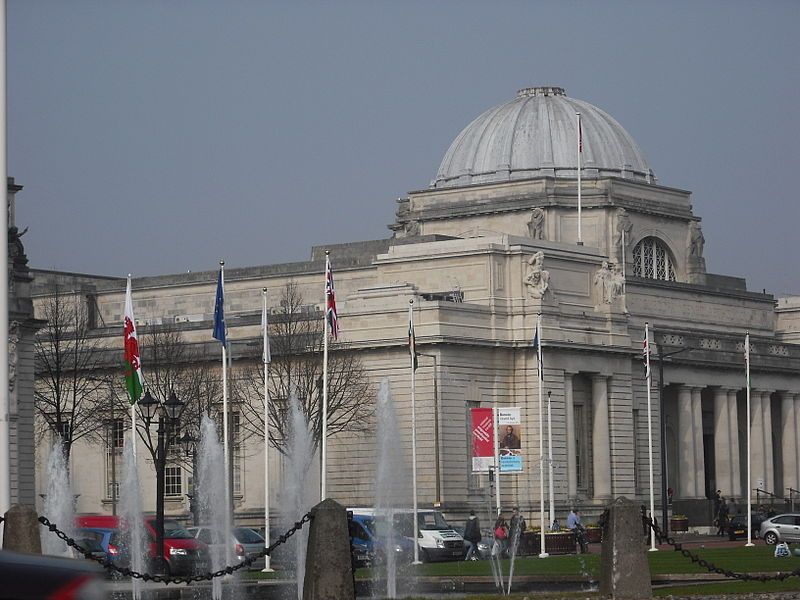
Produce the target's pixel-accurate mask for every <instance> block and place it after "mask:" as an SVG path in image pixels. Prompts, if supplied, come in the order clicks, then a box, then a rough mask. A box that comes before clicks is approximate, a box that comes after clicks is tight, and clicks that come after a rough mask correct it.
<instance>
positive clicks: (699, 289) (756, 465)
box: [31, 87, 800, 524]
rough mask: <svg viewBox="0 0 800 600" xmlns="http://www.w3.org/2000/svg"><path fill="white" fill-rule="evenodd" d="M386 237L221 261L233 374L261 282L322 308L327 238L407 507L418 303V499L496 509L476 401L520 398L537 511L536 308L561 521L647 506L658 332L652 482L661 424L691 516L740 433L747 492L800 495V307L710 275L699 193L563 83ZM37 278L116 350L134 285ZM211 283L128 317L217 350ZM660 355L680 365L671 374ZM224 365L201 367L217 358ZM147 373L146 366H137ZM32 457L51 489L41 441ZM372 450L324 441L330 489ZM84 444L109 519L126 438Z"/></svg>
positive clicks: (502, 118)
mask: <svg viewBox="0 0 800 600" xmlns="http://www.w3.org/2000/svg"><path fill="white" fill-rule="evenodd" d="M576 113H580V123H581V125H580V134H579V131H578V119H577V116H576ZM579 139H580V140H581V145H582V149H581V152H580V153H579V152H578V140H579ZM579 154H580V163H579ZM579 182H580V184H579ZM579 196H580V213H579ZM579 214H580V216H579ZM389 229H390V231H391V236H390V237H387V238H385V239H377V240H370V241H365V242H352V243H347V244H335V245H329V246H315V247H314V248H313V249H312V251H311V257H310V260H308V261H305V262H298V263H289V264H276V265H264V266H254V267H241V268H239V267H231V266H230V265H228V266H226V269H225V282H226V287H225V294H226V315H227V318H228V328H229V334H228V335H229V339H230V340H231V343H232V346H231V347H232V350H231V354H232V356H233V359H232V366H231V370H232V372H234V373H235V372H236V370H237V369H238V368H241V367H243V366H244V365H246V364H259V363H260V360H261V353H260V352H261V351H260V347H259V344H258V342H259V340H260V339H261V334H260V317H261V306H262V289H263V288H267V290H268V292H267V294H268V296H267V298H268V305H269V306H270V307H274V306H276V305H277V303H278V302H279V293H280V290H281V289H282V288H283V287H284V286H285V284H286V282H288V281H293V282H295V283H296V284H297V286H298V289H299V290H300V291H301V292H302V294H303V297H304V298H305V299H306V301H307V302H308V304H309V305H310V307H309V309H310V310H312V311H313V310H317V311H320V312H319V314H322V313H321V311H322V307H323V296H322V291H323V289H324V269H325V250H329V251H330V256H331V261H332V264H333V269H334V272H335V278H336V279H335V282H336V297H337V304H338V311H339V321H340V327H341V335H342V338H344V339H345V340H346V341H347V343H348V345H349V347H350V348H351V349H353V350H354V351H356V352H357V353H358V354H359V356H360V358H361V360H362V362H363V364H364V365H365V367H366V372H367V374H368V377H369V380H370V382H371V385H372V387H373V388H375V389H377V386H378V384H379V382H380V381H381V380H382V379H384V378H387V379H388V380H389V383H390V389H391V392H392V396H393V399H394V402H395V403H396V410H397V413H398V420H397V423H398V427H399V430H400V436H401V439H402V440H404V442H403V443H402V445H401V447H400V448H398V449H397V451H398V452H399V453H400V454H401V456H402V457H403V462H404V464H405V465H406V466H407V474H408V477H409V485H408V486H407V488H405V489H406V490H407V491H406V497H404V498H398V503H402V504H405V505H410V504H411V497H410V490H411V485H410V474H411V469H410V463H411V429H410V425H411V420H410V413H411V407H410V401H411V374H410V368H409V355H408V347H407V341H408V338H407V333H408V307H409V301H410V300H413V301H414V302H413V307H414V323H415V333H416V344H417V350H418V352H419V353H420V357H419V367H418V369H417V371H416V394H415V402H416V416H417V441H418V448H417V455H418V457H419V458H418V481H419V501H420V506H423V507H426V506H427V507H430V506H441V507H442V509H443V510H444V511H445V513H446V514H450V515H453V516H460V515H462V514H463V513H464V512H465V511H466V510H469V509H470V508H475V509H478V508H482V509H485V507H486V506H487V501H488V498H490V496H491V493H492V492H491V490H490V489H489V478H488V476H487V475H486V474H480V473H478V474H476V473H472V472H471V465H472V463H471V450H472V443H471V431H470V419H469V409H470V408H476V407H492V406H498V407H518V408H520V409H521V417H522V430H521V435H520V437H521V451H522V454H523V465H524V466H523V472H522V473H515V474H505V473H504V474H502V475H501V476H500V490H501V502H502V504H503V505H504V506H506V507H510V506H513V505H518V506H520V507H521V508H522V510H523V512H525V513H527V514H528V515H530V516H533V515H536V514H537V513H538V507H539V503H538V499H539V481H540V477H539V468H540V465H541V464H542V463H541V460H540V458H541V456H540V453H539V447H540V435H539V410H540V406H539V397H540V394H539V389H538V387H539V380H540V378H539V373H538V372H537V357H536V354H535V351H534V349H533V347H532V343H531V341H532V339H533V337H534V330H535V327H536V323H537V319H538V316H539V315H541V322H542V332H541V340H542V351H543V370H542V374H541V375H542V376H541V380H542V385H543V387H542V392H543V394H544V397H548V396H549V397H550V403H551V404H550V406H551V412H552V446H553V469H554V479H553V480H554V491H555V504H556V514H557V515H558V516H559V518H560V519H561V520H562V521H563V519H564V518H565V515H566V512H567V511H568V510H569V508H570V507H571V506H573V505H576V506H580V507H581V508H583V509H584V511H585V512H587V513H589V514H597V513H598V512H599V511H600V509H601V507H603V506H604V505H605V504H607V503H608V502H609V500H611V499H612V498H615V497H617V496H622V495H625V496H629V497H633V498H635V499H636V500H637V501H639V502H642V503H644V502H645V501H646V499H647V498H648V497H649V491H648V490H649V478H648V405H647V397H648V395H647V385H646V380H645V368H644V364H643V356H642V346H643V340H644V330H645V323H649V325H650V327H651V347H652V348H653V366H652V368H653V374H654V377H653V378H652V383H651V409H652V415H653V431H652V436H653V453H654V465H655V481H656V489H659V488H660V482H661V477H662V468H661V451H660V447H661V433H660V428H659V424H660V423H661V420H662V419H664V420H665V423H666V428H665V430H666V449H667V451H666V461H665V463H666V465H667V471H666V477H667V484H668V487H670V488H671V489H672V490H673V492H674V501H675V502H676V503H679V504H680V503H683V504H680V505H681V506H682V507H684V509H685V511H686V512H688V513H691V514H693V515H697V517H696V518H697V519H698V520H700V519H702V515H703V514H704V511H705V510H706V508H705V507H706V506H707V498H709V497H710V496H712V495H713V493H714V491H715V490H717V489H719V490H721V491H722V494H723V495H724V496H726V497H734V498H736V499H737V500H739V501H741V500H742V499H743V498H745V496H746V494H747V479H746V467H747V445H746V440H747V434H748V427H749V433H750V435H751V445H752V446H751V457H750V458H751V465H752V488H756V487H758V488H760V489H761V490H763V492H767V493H772V494H776V495H778V496H781V497H783V496H785V495H786V494H787V493H788V492H787V489H788V488H792V489H797V488H798V487H800V439H798V431H799V430H800V302H798V300H797V299H796V298H787V299H781V300H780V301H776V299H775V298H774V297H773V296H772V295H770V294H767V293H757V292H752V291H748V290H747V287H746V284H745V281H744V280H743V279H741V278H738V277H730V276H724V275H717V274H713V273H709V272H707V270H706V264H705V260H704V258H703V250H704V239H703V234H702V229H701V219H700V217H699V216H698V215H696V214H695V212H694V210H693V205H692V199H691V193H690V192H688V191H685V190H681V189H677V188H673V187H668V186H666V185H664V184H662V183H661V182H660V181H659V180H658V179H657V178H656V175H655V173H654V171H653V169H652V168H651V166H650V165H649V164H648V162H647V160H646V159H645V156H644V154H643V152H642V151H641V150H640V149H639V147H638V145H637V144H636V142H635V141H634V140H633V138H632V137H631V136H630V135H629V134H628V133H627V132H626V131H625V129H623V127H622V126H621V125H620V124H619V123H618V122H617V121H616V120H615V119H614V118H612V117H611V116H610V115H609V114H608V113H606V112H604V111H603V110H601V109H600V108H597V107H595V106H593V105H592V104H589V103H588V102H585V101H583V100H577V99H574V98H570V97H569V96H567V95H566V93H565V91H564V90H563V89H561V88H558V87H532V88H524V89H521V90H520V91H519V92H517V94H516V96H515V97H514V98H513V99H511V100H510V101H508V102H506V103H504V104H501V105H499V106H496V107H493V108H490V109H489V110H487V111H486V112H484V113H483V114H481V115H480V116H478V117H477V118H476V119H475V120H474V121H472V122H471V123H470V124H468V125H467V126H466V127H465V128H464V130H463V131H462V132H461V133H460V134H459V135H458V136H457V137H456V138H455V140H454V141H453V142H452V144H451V145H450V147H449V149H448V150H447V152H446V153H445V155H444V158H443V159H442V162H441V165H440V166H439V168H438V171H436V173H435V177H434V179H433V181H432V182H431V184H430V185H429V187H427V188H425V189H420V190H417V191H413V192H410V193H408V194H407V196H406V197H403V198H401V199H399V200H398V201H397V211H396V219H395V221H394V223H392V224H391V225H390V226H389ZM31 274H32V275H33V276H34V278H35V279H34V288H33V298H34V303H35V305H38V306H41V305H42V303H43V302H45V301H46V299H47V298H48V296H49V295H51V294H52V290H53V289H54V287H53V286H54V285H56V284H57V285H58V286H60V288H61V289H69V290H73V291H74V293H76V294H78V296H79V300H80V301H81V302H85V303H87V306H88V307H89V308H90V310H91V312H92V314H93V322H94V327H95V329H96V332H95V334H96V335H97V336H100V337H102V338H103V339H105V340H106V341H107V344H108V346H109V347H114V346H115V345H116V346H117V347H118V348H119V352H120V362H121V355H122V335H121V331H122V328H121V324H122V321H123V311H124V300H125V298H124V296H125V285H126V282H125V279H123V278H109V277H94V276H91V275H85V274H73V273H64V272H53V271H44V270H36V269H32V270H31ZM216 280H217V272H216V270H214V269H212V270H209V271H207V272H202V273H179V274H167V275H162V276H154V277H141V278H134V279H133V281H132V286H133V301H134V308H135V315H136V318H137V321H138V322H139V323H140V324H142V325H145V324H146V325H148V326H151V327H158V326H159V325H164V324H167V323H169V324H171V325H175V326H177V327H178V328H179V329H180V331H181V332H182V334H183V335H184V337H185V339H186V340H187V341H189V342H191V343H194V344H198V345H207V346H208V348H210V349H211V353H213V352H217V350H216V348H217V347H218V345H215V343H214V341H213V340H212V339H211V329H212V319H213V313H214V300H215V287H216ZM746 332H749V333H750V357H751V399H750V402H751V416H750V421H749V423H748V420H747V407H746V379H745V359H744V357H745V347H744V346H745V334H746ZM211 353H210V355H211ZM659 353H661V354H663V355H665V356H667V355H669V358H666V359H665V360H664V362H663V369H662V370H663V385H659V377H658V373H659V369H658V364H657V361H656V355H657V354H659ZM213 356H216V354H213ZM217 365H218V361H216V362H215V361H210V362H209V368H212V369H215V368H218V366H217ZM143 369H144V371H145V374H146V372H147V364H146V362H145V363H144V364H143ZM120 386H122V379H121V375H120ZM662 391H663V405H664V407H665V410H664V413H663V415H662V411H661V409H660V406H661V396H662ZM234 410H235V408H234ZM368 429H369V428H368ZM373 431H374V430H373ZM112 446H113V444H112ZM241 446H242V447H241V448H240V449H239V450H237V452H239V455H238V459H237V462H236V469H237V478H236V482H237V483H236V491H235V503H236V513H237V518H238V519H239V520H242V521H244V520H252V521H253V522H257V520H258V518H259V516H260V515H263V507H264V481H263V473H264V463H263V461H264V458H265V457H264V450H263V441H262V440H259V439H258V438H257V437H256V438H250V439H247V440H242V442H241ZM544 446H545V448H546V447H547V444H546V443H545V444H544ZM37 448H38V451H39V456H38V465H39V466H38V469H39V472H38V473H37V485H38V487H39V488H40V489H39V491H40V492H41V488H42V487H43V486H44V484H45V481H44V479H45V478H44V475H43V468H44V464H45V463H46V460H47V456H46V454H47V452H48V450H49V445H48V444H38V445H37ZM375 456H376V439H375V435H374V433H364V432H358V433H347V432H344V433H340V434H337V435H336V436H333V437H332V438H331V439H330V440H329V475H328V490H329V495H330V496H331V497H333V498H335V499H338V500H339V501H341V502H342V503H344V504H347V505H370V504H371V503H372V502H373V501H374V481H375V469H376V464H375ZM73 457H79V459H78V460H76V459H75V458H73V460H72V462H71V465H72V466H71V468H72V476H73V487H74V490H73V491H74V493H75V494H76V495H78V494H79V496H78V498H77V508H78V510H79V511H80V512H88V513H94V512H96V513H102V512H110V510H111V506H110V497H111V493H110V491H109V490H110V489H111V487H112V486H111V485H110V479H109V477H110V475H109V472H110V471H109V468H108V465H109V462H110V461H111V460H113V457H114V452H113V448H112V449H111V450H110V449H109V448H107V447H103V446H102V445H97V444H88V443H86V444H77V445H76V447H75V448H74V449H73ZM269 461H270V465H271V468H270V473H271V477H270V478H271V484H270V490H271V492H270V493H271V496H272V497H271V499H270V504H271V505H272V506H274V507H278V508H280V507H281V493H282V485H281V477H283V472H282V461H283V459H282V457H281V455H280V454H278V453H277V452H274V451H273V450H272V449H271V450H270V456H269ZM174 469H175V470H174V471H173V481H172V486H171V487H170V486H169V485H168V494H169V495H168V501H167V511H168V513H170V514H173V515H185V514H187V511H188V509H189V503H188V500H187V499H186V497H185V494H186V491H187V487H186V485H187V477H189V474H188V473H186V472H183V471H185V469H183V470H182V467H180V466H176V467H174ZM141 471H142V474H143V478H144V480H145V481H146V485H145V489H144V490H143V498H144V500H145V506H146V508H148V509H150V510H152V508H153V505H154V502H153V495H154V493H153V490H154V483H153V482H152V479H153V475H152V473H153V471H152V464H142V465H141ZM98 473H100V474H102V476H99V477H98ZM657 497H659V494H658V493H657ZM284 508H285V507H284ZM698 524H699V523H698Z"/></svg>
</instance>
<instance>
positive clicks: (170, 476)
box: [164, 466, 183, 496]
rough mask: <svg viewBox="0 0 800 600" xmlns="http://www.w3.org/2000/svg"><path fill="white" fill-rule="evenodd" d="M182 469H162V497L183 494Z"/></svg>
mask: <svg viewBox="0 0 800 600" xmlns="http://www.w3.org/2000/svg"><path fill="white" fill-rule="evenodd" d="M182 484H183V469H181V468H180V467H174V466H168V467H167V468H166V469H164V495H165V496H180V495H181V494H182V493H183V485H182Z"/></svg>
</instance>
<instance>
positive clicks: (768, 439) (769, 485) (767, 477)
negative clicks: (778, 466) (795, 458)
mask: <svg viewBox="0 0 800 600" xmlns="http://www.w3.org/2000/svg"><path fill="white" fill-rule="evenodd" d="M761 410H763V411H764V419H763V424H764V425H763V426H764V489H765V490H766V491H768V492H773V493H774V492H775V463H774V462H773V457H772V402H771V401H770V392H764V391H762V392H761Z"/></svg>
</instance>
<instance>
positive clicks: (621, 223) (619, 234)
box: [614, 208, 633, 263]
mask: <svg viewBox="0 0 800 600" xmlns="http://www.w3.org/2000/svg"><path fill="white" fill-rule="evenodd" d="M632 231H633V223H631V219H630V217H629V216H628V212H627V211H626V210H625V209H624V208H620V209H617V221H616V223H615V225H614V253H615V254H616V255H617V262H619V263H621V262H622V261H623V260H625V250H627V249H628V246H630V243H631V232H632ZM623 234H624V235H623ZM623 237H624V238H625V248H623V247H622V238H623Z"/></svg>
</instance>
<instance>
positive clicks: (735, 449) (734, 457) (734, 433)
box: [728, 390, 742, 498]
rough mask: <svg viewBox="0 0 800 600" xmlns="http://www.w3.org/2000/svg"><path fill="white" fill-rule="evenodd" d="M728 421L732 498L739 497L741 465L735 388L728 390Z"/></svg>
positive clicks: (740, 494) (740, 491)
mask: <svg viewBox="0 0 800 600" xmlns="http://www.w3.org/2000/svg"><path fill="white" fill-rule="evenodd" d="M728 422H729V424H730V427H731V433H730V437H729V438H728V441H729V443H730V449H731V456H730V460H731V494H733V497H734V498H741V497H742V467H741V462H740V461H739V405H738V403H737V401H736V390H728Z"/></svg>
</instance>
